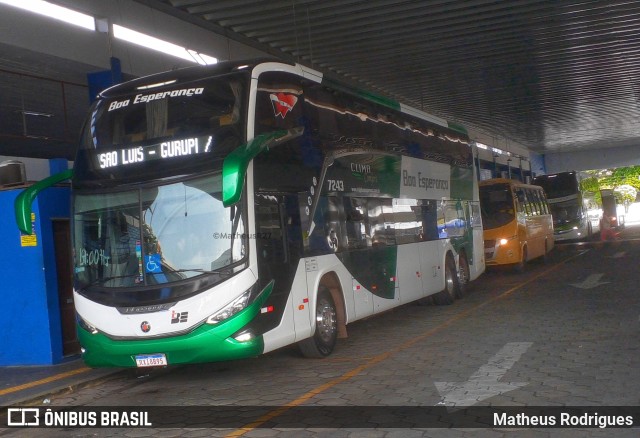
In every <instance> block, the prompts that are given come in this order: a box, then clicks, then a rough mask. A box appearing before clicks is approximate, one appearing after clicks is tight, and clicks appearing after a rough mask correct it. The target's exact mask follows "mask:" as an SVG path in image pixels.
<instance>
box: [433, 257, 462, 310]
mask: <svg viewBox="0 0 640 438" xmlns="http://www.w3.org/2000/svg"><path fill="white" fill-rule="evenodd" d="M457 290H458V274H457V272H456V262H454V261H453V257H451V254H448V255H447V258H446V260H445V263H444V289H443V290H442V291H440V292H438V293H437V294H435V295H434V296H433V301H434V302H435V303H436V304H438V305H449V304H453V302H454V301H455V299H456V293H457V292H456V291H457Z"/></svg>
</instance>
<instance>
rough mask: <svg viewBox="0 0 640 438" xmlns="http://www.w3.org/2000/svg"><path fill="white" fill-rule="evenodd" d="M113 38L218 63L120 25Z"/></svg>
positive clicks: (207, 62) (172, 53) (197, 59)
mask: <svg viewBox="0 0 640 438" xmlns="http://www.w3.org/2000/svg"><path fill="white" fill-rule="evenodd" d="M0 1H2V0H0ZM113 36H114V37H115V38H118V39H120V40H124V41H127V42H130V43H133V44H137V45H139V46H143V47H146V48H148V49H152V50H156V51H158V52H162V53H166V54H167V55H171V56H175V57H177V58H182V59H184V60H185V61H190V62H197V63H198V64H201V65H206V64H215V63H217V62H218V60H217V58H214V57H213V56H208V55H204V54H202V53H198V52H196V51H195V50H189V49H186V48H184V47H182V46H178V45H177V44H173V43H170V42H168V41H164V40H161V39H159V38H155V37H152V36H150V35H146V34H144V33H141V32H137V31H135V30H132V29H128V28H126V27H124V26H120V25H118V24H114V25H113Z"/></svg>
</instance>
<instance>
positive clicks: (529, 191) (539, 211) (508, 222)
mask: <svg viewBox="0 0 640 438" xmlns="http://www.w3.org/2000/svg"><path fill="white" fill-rule="evenodd" d="M480 209H481V211H482V226H483V229H484V255H485V263H486V265H487V267H489V266H498V265H512V266H513V267H515V268H516V270H518V271H523V270H524V268H525V264H526V263H527V262H528V261H529V260H532V259H535V258H537V257H546V255H547V254H548V253H549V251H551V250H552V249H553V246H554V238H553V220H552V218H551V213H550V211H549V206H548V203H547V199H546V197H545V194H544V191H543V190H542V187H540V186H535V185H529V184H523V183H521V182H519V181H516V180H512V179H505V178H495V179H489V180H485V181H481V182H480Z"/></svg>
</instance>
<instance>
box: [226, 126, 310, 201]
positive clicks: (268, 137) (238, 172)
mask: <svg viewBox="0 0 640 438" xmlns="http://www.w3.org/2000/svg"><path fill="white" fill-rule="evenodd" d="M303 132H304V128H302V127H299V128H292V129H288V130H286V131H285V130H280V131H274V132H267V133H264V134H260V135H258V136H257V137H254V138H253V139H251V140H249V141H248V142H247V143H245V144H243V145H241V146H238V147H237V148H236V149H234V150H233V151H232V152H231V153H230V154H229V155H227V157H226V158H225V159H224V161H223V163H222V205H224V206H225V207H228V206H230V205H233V204H235V203H236V202H238V201H239V200H240V196H241V195H242V187H243V186H244V176H245V174H246V173H247V167H249V162H250V161H251V160H252V159H253V158H255V157H256V156H257V155H258V154H259V153H260V152H262V151H264V150H267V149H269V148H270V147H274V146H278V145H280V144H282V143H284V142H286V141H288V140H291V139H293V138H296V137H299V136H301V135H302V133H303Z"/></svg>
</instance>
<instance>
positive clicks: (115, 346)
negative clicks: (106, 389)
mask: <svg viewBox="0 0 640 438" xmlns="http://www.w3.org/2000/svg"><path fill="white" fill-rule="evenodd" d="M225 325H226V324H223V325H222V326H219V327H218V326H215V325H213V326H212V325H208V324H203V325H201V326H200V327H198V328H197V329H195V330H194V331H192V332H190V333H187V334H184V335H181V336H175V337H166V338H156V339H144V340H119V339H111V338H109V337H108V336H106V335H104V334H103V333H96V334H91V333H89V332H88V331H86V330H85V329H83V328H82V327H80V326H78V338H79V341H80V345H81V346H82V348H83V353H82V358H83V359H84V361H85V363H86V364H87V365H88V366H90V367H136V366H137V361H136V356H141V355H156V354H161V355H164V357H165V358H166V362H167V365H180V364H186V363H198V362H216V361H223V360H233V359H241V358H246V357H253V356H258V355H260V354H262V352H263V350H264V342H263V339H262V336H257V337H254V338H252V339H249V340H247V341H243V342H240V341H238V340H236V339H234V338H233V337H232V336H231V335H233V334H234V333H236V332H238V331H239V330H240V329H241V328H242V326H240V327H233V328H231V327H225ZM243 325H244V324H243Z"/></svg>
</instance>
